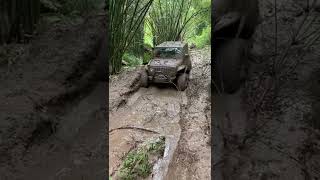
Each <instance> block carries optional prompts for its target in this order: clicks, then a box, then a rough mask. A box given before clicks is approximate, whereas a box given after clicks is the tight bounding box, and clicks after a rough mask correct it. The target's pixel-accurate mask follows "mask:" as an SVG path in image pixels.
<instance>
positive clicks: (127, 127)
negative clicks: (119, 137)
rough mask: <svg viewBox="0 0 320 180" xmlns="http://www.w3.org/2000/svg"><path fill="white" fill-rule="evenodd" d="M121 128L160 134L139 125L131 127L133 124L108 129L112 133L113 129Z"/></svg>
mask: <svg viewBox="0 0 320 180" xmlns="http://www.w3.org/2000/svg"><path fill="white" fill-rule="evenodd" d="M123 129H134V130H139V131H145V132H149V133H154V134H160V133H159V132H156V131H152V130H149V129H145V128H140V127H133V126H123V127H118V128H115V129H111V130H109V133H112V132H113V131H116V130H123Z"/></svg>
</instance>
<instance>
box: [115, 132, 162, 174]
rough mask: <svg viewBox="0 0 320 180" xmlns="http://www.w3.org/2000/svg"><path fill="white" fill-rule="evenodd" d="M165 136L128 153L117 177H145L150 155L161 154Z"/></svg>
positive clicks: (150, 168)
mask: <svg viewBox="0 0 320 180" xmlns="http://www.w3.org/2000/svg"><path fill="white" fill-rule="evenodd" d="M164 149H165V138H164V137H160V138H159V139H158V140H157V141H155V142H152V143H149V144H147V145H146V146H143V147H141V148H138V149H137V150H134V151H131V152H129V153H128V155H127V156H126V158H125V159H124V161H123V163H122V167H121V169H120V171H119V177H120V179H123V180H133V179H138V178H146V177H148V176H149V175H150V173H151V170H152V166H153V165H152V164H151V163H150V156H151V155H157V156H159V155H160V156H163V153H164Z"/></svg>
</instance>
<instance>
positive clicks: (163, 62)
mask: <svg viewBox="0 0 320 180" xmlns="http://www.w3.org/2000/svg"><path fill="white" fill-rule="evenodd" d="M181 62H182V59H173V58H172V59H160V58H155V59H152V60H151V61H150V66H171V67H176V66H178V65H180V64H181Z"/></svg>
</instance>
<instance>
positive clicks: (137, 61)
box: [122, 53, 143, 67]
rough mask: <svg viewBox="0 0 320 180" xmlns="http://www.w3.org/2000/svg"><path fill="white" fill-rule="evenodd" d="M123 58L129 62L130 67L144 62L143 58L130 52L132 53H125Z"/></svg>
mask: <svg viewBox="0 0 320 180" xmlns="http://www.w3.org/2000/svg"><path fill="white" fill-rule="evenodd" d="M122 60H123V61H125V62H126V63H127V66H130V67H132V66H138V65H141V64H142V63H143V59H141V58H139V57H137V56H135V55H133V54H130V53H125V54H124V55H123V58H122Z"/></svg>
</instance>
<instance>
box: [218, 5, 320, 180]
mask: <svg viewBox="0 0 320 180" xmlns="http://www.w3.org/2000/svg"><path fill="white" fill-rule="evenodd" d="M277 2H278V4H277V8H278V13H277V18H278V20H277V22H278V23H277V26H278V32H277V33H278V36H277V37H278V39H277V41H278V53H284V52H286V54H285V55H284V56H283V57H285V58H284V59H285V62H280V63H284V64H286V66H281V69H280V70H281V71H280V73H279V76H281V80H279V79H275V78H274V77H272V76H270V73H268V72H269V69H271V68H272V67H273V59H274V58H273V57H274V49H275V48H274V46H275V44H274V39H275V38H274V34H275V30H274V27H275V23H274V5H273V4H272V2H268V1H260V9H261V12H260V13H261V15H262V17H263V22H262V23H261V24H260V25H259V27H258V29H257V31H256V34H255V37H254V38H255V42H254V46H253V47H254V48H253V51H252V53H253V54H254V55H255V56H256V60H255V61H252V62H251V63H250V70H249V79H248V80H247V82H246V83H245V84H243V86H242V88H241V90H240V91H239V92H238V93H236V94H233V95H216V94H215V95H213V99H214V102H213V107H215V108H214V110H213V132H214V133H213V138H214V139H213V143H214V145H213V147H212V148H213V159H214V164H213V166H212V168H213V170H214V178H215V179H217V180H220V179H222V180H228V179H241V180H247V179H257V180H266V179H275V180H278V179H279V180H290V179H296V180H300V179H306V180H311V179H319V177H320V171H319V170H320V169H319V167H320V165H319V162H320V154H319V152H320V151H319V150H320V146H319V145H320V143H319V142H320V136H319V123H318V122H319V113H317V111H318V110H319V103H318V101H319V92H320V91H319V87H320V84H319V77H320V76H319V69H320V64H319V44H317V43H316V44H315V45H313V46H311V47H309V48H305V47H306V46H307V45H308V44H309V43H307V42H309V41H310V40H311V39H313V38H314V37H315V36H316V35H318V34H317V33H315V34H312V31H314V30H318V29H319V25H320V24H319V22H320V21H319V17H320V16H319V10H317V11H310V13H309V14H308V12H306V11H304V10H303V8H302V7H301V5H300V4H299V3H300V2H302V1H299V3H297V2H298V1H291V0H281V1H277ZM304 2H306V1H304ZM302 4H303V3H302ZM301 27H302V28H301ZM299 28H301V29H300V33H297V34H299V36H298V37H296V38H292V35H288V34H290V33H288V32H293V35H295V32H297V30H298V29H299ZM297 34H296V35H297ZM292 39H297V42H295V43H291V40H292ZM290 43H291V44H290ZM282 55H283V54H281V55H279V57H281V56H282ZM276 60H278V61H280V60H282V59H281V58H278V59H276ZM280 63H279V64H280ZM279 67H280V66H279ZM275 80H277V82H279V83H274V82H276V81H275Z"/></svg>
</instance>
